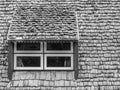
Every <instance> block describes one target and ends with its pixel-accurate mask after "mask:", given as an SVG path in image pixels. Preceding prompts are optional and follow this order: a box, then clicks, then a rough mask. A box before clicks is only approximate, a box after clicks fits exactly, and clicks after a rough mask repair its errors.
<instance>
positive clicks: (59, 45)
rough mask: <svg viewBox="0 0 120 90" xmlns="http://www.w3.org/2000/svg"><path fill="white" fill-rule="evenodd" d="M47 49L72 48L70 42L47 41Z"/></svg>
mask: <svg viewBox="0 0 120 90" xmlns="http://www.w3.org/2000/svg"><path fill="white" fill-rule="evenodd" d="M47 50H70V43H47Z"/></svg>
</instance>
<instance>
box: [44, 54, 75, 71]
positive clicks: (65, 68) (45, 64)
mask: <svg viewBox="0 0 120 90" xmlns="http://www.w3.org/2000/svg"><path fill="white" fill-rule="evenodd" d="M47 56H66V57H67V56H70V57H71V67H47ZM44 61H45V63H44V69H45V70H73V69H74V68H73V54H45V55H44Z"/></svg>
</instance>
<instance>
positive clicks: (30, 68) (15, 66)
mask: <svg viewBox="0 0 120 90" xmlns="http://www.w3.org/2000/svg"><path fill="white" fill-rule="evenodd" d="M17 56H39V57H40V67H17ZM42 63H43V55H42V54H14V70H42V69H43V64H42Z"/></svg>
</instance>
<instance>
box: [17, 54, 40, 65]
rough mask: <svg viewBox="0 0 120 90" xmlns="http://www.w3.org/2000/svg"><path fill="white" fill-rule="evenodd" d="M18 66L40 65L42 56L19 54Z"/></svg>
mask: <svg viewBox="0 0 120 90" xmlns="http://www.w3.org/2000/svg"><path fill="white" fill-rule="evenodd" d="M17 67H40V57H36V56H18V57H17Z"/></svg>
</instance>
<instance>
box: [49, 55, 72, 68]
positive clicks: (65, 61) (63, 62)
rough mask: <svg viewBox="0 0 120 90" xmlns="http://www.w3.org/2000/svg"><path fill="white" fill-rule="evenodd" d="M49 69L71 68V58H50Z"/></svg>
mask: <svg viewBox="0 0 120 90" xmlns="http://www.w3.org/2000/svg"><path fill="white" fill-rule="evenodd" d="M47 67H71V57H68V56H66V57H65V56H64V57H63V56H48V57H47Z"/></svg>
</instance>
